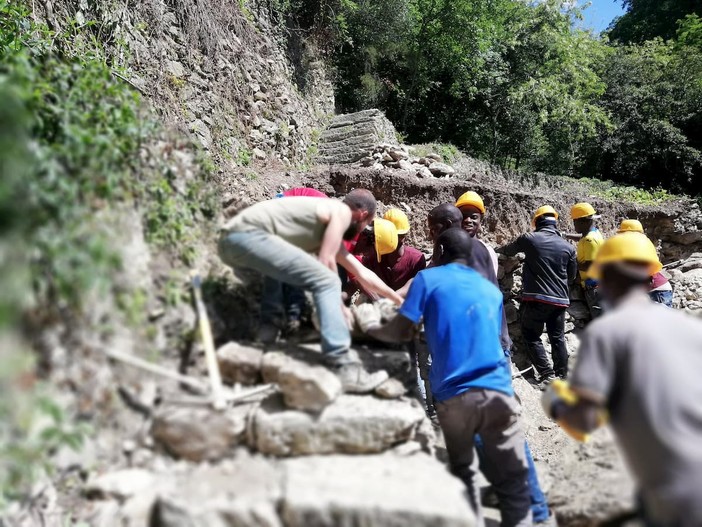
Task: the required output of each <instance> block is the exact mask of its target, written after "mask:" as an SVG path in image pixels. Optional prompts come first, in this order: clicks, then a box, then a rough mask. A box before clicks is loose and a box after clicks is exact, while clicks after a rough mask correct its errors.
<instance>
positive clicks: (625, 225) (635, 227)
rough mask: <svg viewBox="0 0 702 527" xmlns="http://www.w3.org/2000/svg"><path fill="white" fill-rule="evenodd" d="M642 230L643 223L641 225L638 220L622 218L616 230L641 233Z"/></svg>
mask: <svg viewBox="0 0 702 527" xmlns="http://www.w3.org/2000/svg"><path fill="white" fill-rule="evenodd" d="M643 231H644V230H643V225H641V222H640V221H639V220H624V221H622V224H621V225H620V226H619V230H618V231H617V232H618V233H622V232H640V233H641V234H643Z"/></svg>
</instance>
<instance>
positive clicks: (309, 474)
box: [281, 454, 475, 527]
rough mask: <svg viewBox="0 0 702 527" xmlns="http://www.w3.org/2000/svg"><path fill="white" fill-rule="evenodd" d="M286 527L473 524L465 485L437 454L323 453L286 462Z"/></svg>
mask: <svg viewBox="0 0 702 527" xmlns="http://www.w3.org/2000/svg"><path fill="white" fill-rule="evenodd" d="M283 467H284V469H285V473H286V478H285V487H284V491H283V500H282V507H281V517H282V519H283V522H284V523H285V525H286V527H335V526H337V525H364V526H366V527H401V526H405V525H411V526H413V527H424V526H425V527H471V526H473V525H475V517H474V515H473V512H472V510H471V508H470V507H469V505H468V501H467V499H466V496H465V487H464V485H463V483H462V482H461V481H460V480H458V479H457V478H455V477H453V476H452V475H451V474H449V473H448V472H447V471H446V469H445V468H444V467H443V466H442V465H441V464H440V463H438V462H437V461H436V460H435V459H434V458H431V457H429V456H428V455H425V454H417V455H413V456H409V457H399V456H394V455H376V456H356V457H349V456H323V457H317V456H314V457H306V458H297V459H289V460H286V461H284V462H283Z"/></svg>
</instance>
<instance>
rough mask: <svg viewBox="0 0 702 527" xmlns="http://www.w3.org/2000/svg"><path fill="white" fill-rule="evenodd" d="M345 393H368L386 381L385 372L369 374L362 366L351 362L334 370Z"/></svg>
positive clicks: (386, 374) (386, 375)
mask: <svg viewBox="0 0 702 527" xmlns="http://www.w3.org/2000/svg"><path fill="white" fill-rule="evenodd" d="M335 373H336V375H337V376H338V377H339V379H340V380H341V386H342V387H343V389H344V392H345V393H370V392H372V391H373V390H375V389H376V388H377V387H378V386H380V385H381V384H383V383H384V382H385V381H387V380H388V378H389V376H388V373H387V372H386V371H385V370H380V371H376V372H373V373H369V372H367V371H366V369H365V368H364V367H363V364H361V363H356V362H351V363H348V364H342V365H340V366H337V367H336V368H335Z"/></svg>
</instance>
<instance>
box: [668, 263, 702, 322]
mask: <svg viewBox="0 0 702 527" xmlns="http://www.w3.org/2000/svg"><path fill="white" fill-rule="evenodd" d="M664 272H665V271H664ZM668 276H669V278H670V282H671V284H672V285H673V306H674V307H676V308H678V309H684V310H685V311H687V312H688V313H690V314H693V315H697V316H702V253H693V254H692V255H691V256H690V257H689V258H687V259H685V260H682V261H680V262H675V263H674V264H673V265H670V266H669V269H668Z"/></svg>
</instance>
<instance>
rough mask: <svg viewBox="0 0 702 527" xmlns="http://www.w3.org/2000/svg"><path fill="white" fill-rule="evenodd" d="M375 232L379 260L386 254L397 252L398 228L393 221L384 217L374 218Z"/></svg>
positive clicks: (376, 252)
mask: <svg viewBox="0 0 702 527" xmlns="http://www.w3.org/2000/svg"><path fill="white" fill-rule="evenodd" d="M373 233H374V237H375V254H376V255H377V256H378V261H380V258H381V257H382V256H383V255H385V254H390V253H392V252H395V249H397V229H396V228H395V224H394V223H393V222H391V221H388V220H384V219H382V218H376V219H374V220H373Z"/></svg>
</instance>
